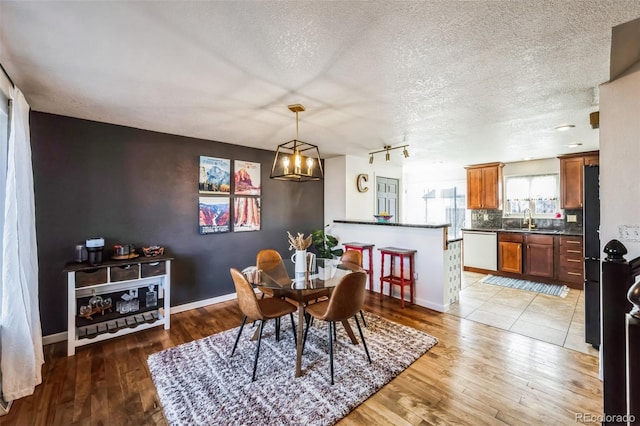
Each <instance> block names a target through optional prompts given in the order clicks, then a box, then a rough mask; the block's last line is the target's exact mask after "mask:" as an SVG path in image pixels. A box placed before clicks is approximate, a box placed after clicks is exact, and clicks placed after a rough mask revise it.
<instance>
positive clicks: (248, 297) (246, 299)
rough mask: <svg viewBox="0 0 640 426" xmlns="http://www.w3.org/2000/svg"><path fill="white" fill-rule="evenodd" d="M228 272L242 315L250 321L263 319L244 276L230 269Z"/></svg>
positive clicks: (254, 294) (254, 296)
mask: <svg viewBox="0 0 640 426" xmlns="http://www.w3.org/2000/svg"><path fill="white" fill-rule="evenodd" d="M229 271H230V272H231V278H232V279H233V285H234V286H235V287H236V294H237V295H238V305H240V310H241V311H242V313H243V314H244V315H245V316H246V317H247V318H248V319H250V320H251V321H257V320H261V319H263V318H264V315H263V314H262V310H261V309H260V304H259V303H258V298H257V297H256V293H255V292H254V291H253V287H252V286H251V284H249V281H247V279H246V278H245V276H244V274H243V273H242V272H240V271H238V270H237V269H235V268H231V269H230V270H229Z"/></svg>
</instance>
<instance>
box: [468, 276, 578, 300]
mask: <svg viewBox="0 0 640 426" xmlns="http://www.w3.org/2000/svg"><path fill="white" fill-rule="evenodd" d="M480 281H481V282H483V283H485V284H493V285H499V286H501V287H509V288H517V289H519V290H526V291H534V292H536V293H542V294H549V295H551V296H558V297H567V294H569V287H567V286H566V285H553V284H543V283H537V282H534V281H526V280H517V279H515V278H507V277H496V276H495V275H487V276H486V277H484V278H483V279H481V280H480Z"/></svg>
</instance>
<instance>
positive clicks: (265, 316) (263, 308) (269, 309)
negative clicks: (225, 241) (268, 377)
mask: <svg viewBox="0 0 640 426" xmlns="http://www.w3.org/2000/svg"><path fill="white" fill-rule="evenodd" d="M230 272H231V278H232V279H233V284H234V286H235V287H236V294H237V295H238V305H239V306H240V311H241V312H242V314H243V315H244V316H243V318H242V325H241V326H240V330H239V331H238V336H237V337H236V341H235V343H234V344H233V349H232V350H231V356H233V354H234V353H235V351H236V347H237V346H238V341H239V340H240V335H241V334H242V329H243V328H244V325H245V323H246V322H247V319H249V320H250V321H260V330H259V332H258V333H259V334H258V343H257V344H256V352H255V355H254V359H253V375H252V376H251V380H252V381H255V380H256V368H257V367H258V357H259V356H260V343H261V342H262V329H263V328H264V324H265V322H267V320H270V319H277V318H280V317H282V316H284V315H287V314H289V318H290V319H291V330H292V331H293V341H294V342H295V343H296V345H297V336H296V326H295V323H294V322H293V312H295V311H296V310H297V309H298V308H297V307H296V306H295V305H293V304H292V303H289V302H287V301H286V300H282V299H278V298H275V297H268V298H266V299H258V298H257V297H256V293H255V292H254V291H253V287H252V286H251V284H249V281H247V278H246V277H245V276H244V274H243V273H242V272H240V271H238V270H237V269H234V268H231V269H230Z"/></svg>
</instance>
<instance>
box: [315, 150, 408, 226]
mask: <svg viewBox="0 0 640 426" xmlns="http://www.w3.org/2000/svg"><path fill="white" fill-rule="evenodd" d="M359 174H367V175H368V176H369V180H368V182H367V184H366V185H365V186H366V187H368V188H369V190H368V191H367V192H358V190H357V187H356V178H357V176H358V175H359ZM377 176H381V177H388V178H394V179H399V180H400V194H399V196H400V203H399V208H400V218H401V219H400V220H399V221H400V222H402V221H403V219H402V211H403V208H402V203H403V198H404V197H403V194H402V166H401V165H398V164H396V163H393V162H390V163H387V162H385V161H384V160H380V158H376V161H374V163H373V164H369V158H368V157H355V156H340V157H333V158H328V159H326V160H325V180H324V200H325V201H324V220H325V222H326V223H331V222H332V221H333V220H336V219H343V220H373V215H374V214H375V199H376V177H377Z"/></svg>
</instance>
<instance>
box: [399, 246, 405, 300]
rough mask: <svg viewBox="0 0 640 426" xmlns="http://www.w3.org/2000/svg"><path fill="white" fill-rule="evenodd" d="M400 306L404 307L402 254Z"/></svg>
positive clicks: (401, 259) (402, 263)
mask: <svg viewBox="0 0 640 426" xmlns="http://www.w3.org/2000/svg"><path fill="white" fill-rule="evenodd" d="M400 307H401V308H404V256H402V255H400Z"/></svg>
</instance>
